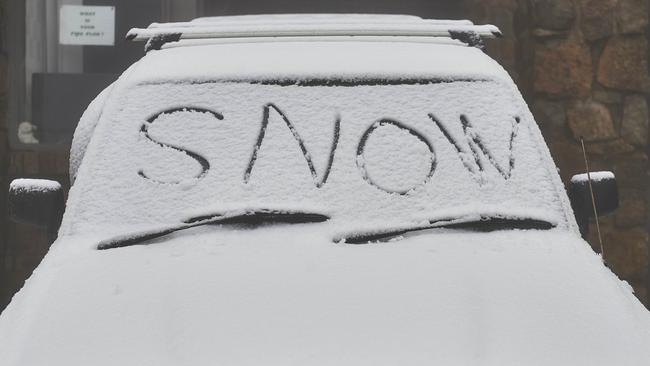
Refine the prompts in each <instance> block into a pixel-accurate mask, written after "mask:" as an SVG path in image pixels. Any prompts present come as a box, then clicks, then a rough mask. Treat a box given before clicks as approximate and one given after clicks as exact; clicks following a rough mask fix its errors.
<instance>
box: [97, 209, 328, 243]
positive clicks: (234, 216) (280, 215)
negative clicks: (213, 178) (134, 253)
mask: <svg viewBox="0 0 650 366" xmlns="http://www.w3.org/2000/svg"><path fill="white" fill-rule="evenodd" d="M327 220H329V216H327V215H324V214H320V213H314V212H303V211H291V210H275V209H255V210H247V211H245V212H241V211H237V212H226V213H215V214H207V215H201V216H195V217H191V218H189V219H186V220H184V221H183V223H181V224H179V225H175V226H168V227H164V228H160V229H154V230H151V231H141V232H137V233H132V234H127V235H120V236H117V237H114V238H110V239H107V240H103V241H101V242H99V244H98V245H97V249H99V250H104V249H113V248H122V247H128V246H131V245H140V244H144V243H145V242H147V241H149V240H152V239H156V238H160V237H163V236H166V235H169V234H171V233H174V232H177V231H181V230H186V229H191V228H194V227H197V226H204V225H213V224H220V225H236V224H243V225H261V224H265V223H289V224H300V223H315V222H323V221H327Z"/></svg>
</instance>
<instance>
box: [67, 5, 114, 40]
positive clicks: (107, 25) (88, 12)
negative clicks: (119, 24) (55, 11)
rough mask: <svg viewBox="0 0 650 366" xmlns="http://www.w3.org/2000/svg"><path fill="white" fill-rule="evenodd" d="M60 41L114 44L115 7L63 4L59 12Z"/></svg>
mask: <svg viewBox="0 0 650 366" xmlns="http://www.w3.org/2000/svg"><path fill="white" fill-rule="evenodd" d="M59 42H60V43H61V44H66V45H89V46H92V45H94V46H113V45H114V44H115V7H114V6H84V5H63V6H62V7H61V9H60V12H59Z"/></svg>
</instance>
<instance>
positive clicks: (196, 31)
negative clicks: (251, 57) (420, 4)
mask: <svg viewBox="0 0 650 366" xmlns="http://www.w3.org/2000/svg"><path fill="white" fill-rule="evenodd" d="M323 36H325V37H332V36H346V37H366V36H381V37H395V36H400V37H429V38H431V37H435V38H452V39H460V40H461V41H462V42H463V43H465V44H467V45H470V46H479V47H481V46H482V40H481V37H485V38H495V37H500V36H501V31H500V30H499V28H497V27H496V26H494V25H490V24H486V25H474V24H473V23H472V22H471V21H469V20H444V19H443V20H437V19H422V18H419V17H414V16H403V15H383V16H382V15H372V14H343V15H337V14H304V15H301V14H279V15H256V16H234V17H232V16H227V17H211V18H199V19H195V20H194V21H191V22H174V23H153V24H151V25H150V26H149V27H148V28H133V29H131V30H130V31H129V32H128V33H127V35H126V39H127V40H134V41H147V44H146V46H145V50H146V51H149V50H152V49H160V48H161V46H162V45H164V44H166V43H170V42H177V41H179V40H187V39H213V40H214V39H233V38H234V39H237V38H268V39H271V40H275V39H277V38H282V37H323Z"/></svg>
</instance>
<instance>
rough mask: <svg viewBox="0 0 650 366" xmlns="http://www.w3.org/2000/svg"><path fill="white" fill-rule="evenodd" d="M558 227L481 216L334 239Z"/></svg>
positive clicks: (365, 239) (355, 240)
mask: <svg viewBox="0 0 650 366" xmlns="http://www.w3.org/2000/svg"><path fill="white" fill-rule="evenodd" d="M555 226H556V224H553V223H551V222H548V221H545V220H539V219H534V218H505V217H494V216H481V217H479V218H473V219H468V218H455V219H449V218H447V219H438V220H430V221H429V222H428V223H427V224H423V225H416V226H412V227H400V228H395V229H388V230H380V231H371V232H365V233H353V234H350V235H346V236H342V237H339V238H336V239H334V241H335V242H345V243H346V244H368V243H373V242H386V241H390V240H392V239H395V238H398V237H400V236H401V235H404V234H407V233H411V232H417V231H424V230H429V229H437V228H445V229H466V230H472V231H479V232H490V231H497V230H510V229H520V230H549V229H552V228H554V227H555Z"/></svg>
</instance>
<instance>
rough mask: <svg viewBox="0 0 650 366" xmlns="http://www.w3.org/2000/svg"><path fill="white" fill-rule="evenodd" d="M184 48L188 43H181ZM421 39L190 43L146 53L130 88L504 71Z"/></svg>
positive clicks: (484, 76)
mask: <svg viewBox="0 0 650 366" xmlns="http://www.w3.org/2000/svg"><path fill="white" fill-rule="evenodd" d="M186 42H190V41H186ZM451 42H452V41H451V40H450V42H449V43H438V42H436V43H431V42H427V41H426V40H421V39H404V38H399V37H397V38H392V39H386V38H385V37H384V38H374V39H367V40H364V41H354V42H350V41H347V40H341V39H323V38H309V39H304V38H303V39H282V40H276V41H273V42H256V41H255V40H239V41H238V42H233V43H214V44H210V43H207V44H206V43H201V42H199V43H196V44H193V45H185V46H183V47H173V46H171V47H168V48H164V49H162V50H156V51H152V52H149V53H147V54H146V56H145V57H143V58H142V59H141V60H140V61H139V62H138V65H137V66H136V67H135V68H134V70H133V72H132V73H130V76H129V79H130V80H131V81H132V82H134V83H159V82H183V81H187V82H201V81H214V80H223V81H232V80H237V81H239V80H248V81H269V80H270V81H274V80H313V79H327V80H332V79H336V80H344V81H345V80H347V81H349V80H360V79H365V80H431V79H435V80H496V79H501V80H506V81H508V82H511V79H510V77H509V76H508V74H507V72H506V71H505V70H504V69H503V67H501V65H499V64H498V63H497V62H496V61H494V60H493V59H491V58H490V57H489V56H487V55H486V54H484V53H483V52H481V51H480V50H479V49H477V48H474V47H466V46H458V45H456V44H454V43H451Z"/></svg>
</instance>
